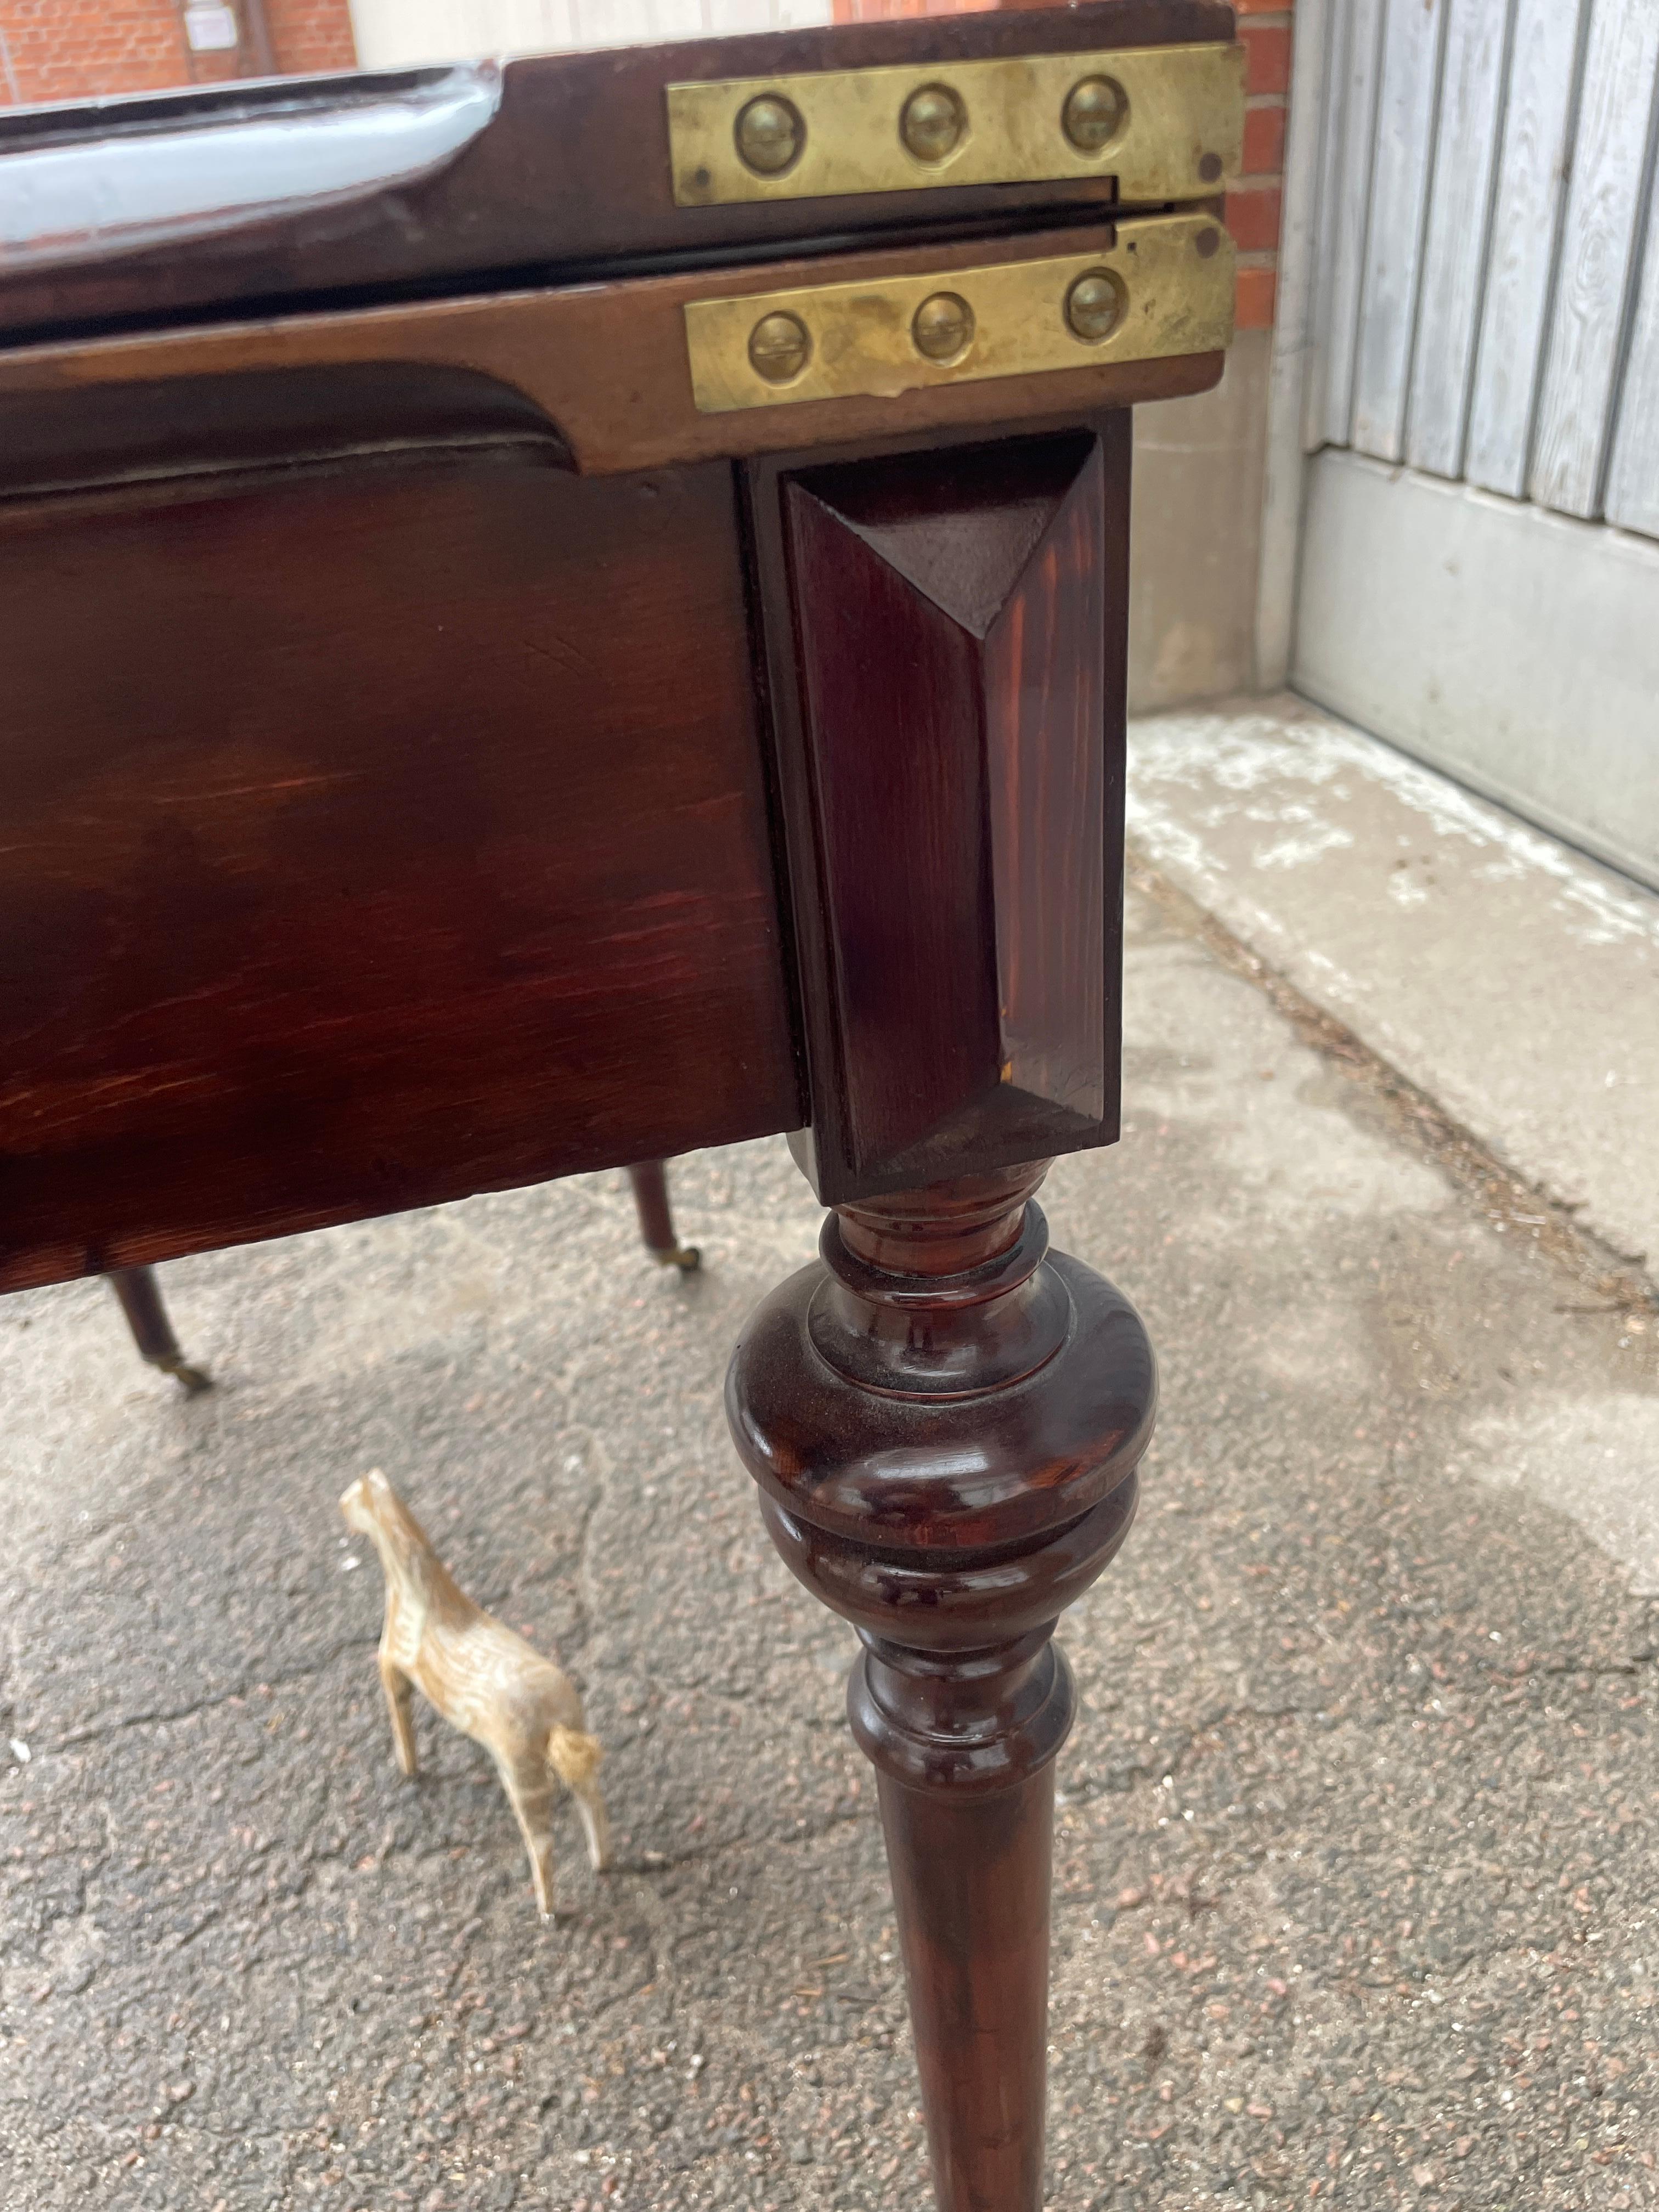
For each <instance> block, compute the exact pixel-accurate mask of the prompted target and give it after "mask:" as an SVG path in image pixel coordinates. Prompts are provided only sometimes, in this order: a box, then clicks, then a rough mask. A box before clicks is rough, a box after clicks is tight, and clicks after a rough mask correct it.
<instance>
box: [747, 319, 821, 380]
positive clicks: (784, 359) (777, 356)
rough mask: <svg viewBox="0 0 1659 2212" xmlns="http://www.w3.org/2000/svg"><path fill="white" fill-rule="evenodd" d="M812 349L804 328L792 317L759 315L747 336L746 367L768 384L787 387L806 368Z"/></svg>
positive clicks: (802, 324)
mask: <svg viewBox="0 0 1659 2212" xmlns="http://www.w3.org/2000/svg"><path fill="white" fill-rule="evenodd" d="M811 350H812V341H811V338H810V337H808V336H807V332H806V325H805V323H803V322H799V321H798V320H797V319H796V318H795V317H794V316H793V315H785V314H775V315H763V316H762V317H761V319H760V320H759V322H757V324H756V325H755V327H754V329H753V330H752V331H750V333H749V364H750V368H752V369H753V370H754V372H755V374H756V375H757V376H763V377H764V378H765V379H766V380H767V382H768V383H769V384H787V383H788V381H789V380H790V378H791V377H793V376H799V374H800V373H801V371H802V369H804V368H805V366H806V363H807V360H808V357H809V356H810V355H811Z"/></svg>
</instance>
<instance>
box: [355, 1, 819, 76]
mask: <svg viewBox="0 0 1659 2212" xmlns="http://www.w3.org/2000/svg"><path fill="white" fill-rule="evenodd" d="M829 12H830V0H351V20H352V25H353V27H354V28H355V30H356V34H357V58H358V60H359V62H360V63H361V64H362V67H363V68H364V69H405V68H409V67H410V66H411V65H413V64H416V63H421V62H454V61H479V60H482V59H483V58H485V57H486V56H489V55H493V54H552V53H565V52H570V51H572V50H573V49H574V48H578V47H586V46H637V45H644V44H648V43H651V42H653V41H656V40H665V39H696V38H703V37H706V36H707V35H708V33H711V32H713V33H727V32H730V33H737V32H740V31H769V30H782V29H792V28H793V27H796V26H798V25H800V24H808V23H827V22H828V21H829Z"/></svg>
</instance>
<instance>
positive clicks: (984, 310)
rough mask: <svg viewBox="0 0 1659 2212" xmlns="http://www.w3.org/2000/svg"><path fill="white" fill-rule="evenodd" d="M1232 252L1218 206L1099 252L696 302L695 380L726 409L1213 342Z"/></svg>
mask: <svg viewBox="0 0 1659 2212" xmlns="http://www.w3.org/2000/svg"><path fill="white" fill-rule="evenodd" d="M1236 259H1237V256H1236V255H1235V253H1234V251H1233V243H1232V240H1231V239H1230V238H1229V237H1228V235H1227V234H1226V232H1225V230H1223V229H1222V228H1221V226H1220V224H1219V223H1218V222H1217V221H1216V220H1215V218H1214V216H1207V215H1172V216H1149V217H1147V218H1146V220H1145V221H1142V222H1122V223H1119V224H1118V225H1117V226H1116V228H1115V234H1114V240H1113V243H1112V245H1111V246H1106V247H1103V248H1102V249H1101V251H1100V252H1096V253H1070V254H1066V255H1063V256H1061V257H1060V258H1054V259H1048V260H1041V261H1005V262H998V263H994V264H991V265H990V266H988V267H986V268H982V269H952V270H948V271H946V272H945V273H944V274H943V275H937V274H936V275H928V276H884V277H878V278H872V279H871V280H870V281H869V282H868V283H858V284H819V285H814V286H806V287H804V288H797V289H793V290H791V291H787V292H751V293H750V294H749V295H746V296H745V297H742V298H738V299H725V300H696V301H691V302H690V304H689V305H688V306H687V307H686V309H685V339H686V345H687V348H688V349H689V351H690V357H691V389H692V393H693V396H694V397H695V398H696V405H697V411H698V412H699V413H700V414H702V415H725V414H728V413H730V412H731V411H732V409H734V408H738V407H788V406H793V405H795V404H798V403H799V402H800V401H802V400H805V399H845V398H854V397H871V398H895V397H896V395H897V394H898V393H900V392H913V391H916V390H918V389H922V388H926V387H927V386H935V385H941V384H968V383H973V382H976V381H978V380H982V379H984V378H986V377H993V376H1029V375H1031V374H1036V373H1040V372H1042V371H1044V370H1048V369H1063V368H1092V367H1096V366H1099V365H1103V364H1105V363H1109V362H1121V361H1146V360H1151V359H1154V358H1156V357H1157V356H1160V355H1172V354H1192V353H1212V352H1214V351H1216V350H1218V349H1219V348H1221V347H1223V346H1225V345H1226V344H1227V343H1228V341H1229V340H1230V339H1231V337H1232V331H1233V271H1234V264H1235V262H1236Z"/></svg>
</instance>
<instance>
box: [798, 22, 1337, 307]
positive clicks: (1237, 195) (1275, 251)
mask: <svg viewBox="0 0 1659 2212" xmlns="http://www.w3.org/2000/svg"><path fill="white" fill-rule="evenodd" d="M1051 3H1052V0H835V10H836V21H837V22H838V23H871V22H876V21H880V20H882V19H884V17H887V16H890V15H958V14H963V13H966V12H967V11H968V10H969V9H980V8H995V7H999V6H1000V7H1008V8H1030V7H1042V6H1045V5H1048V4H1051ZM1292 4H1293V0H1233V11H1234V13H1235V15H1237V19H1238V35H1239V37H1240V39H1241V40H1243V43H1244V46H1245V47H1246V49H1247V50H1248V54H1249V58H1248V60H1247V62H1246V64H1245V74H1244V89H1245V106H1244V161H1243V173H1242V174H1241V176H1240V178H1239V181H1238V185H1237V189H1236V190H1235V191H1231V192H1229V193H1228V195H1227V228H1228V229H1229V230H1230V231H1231V233H1232V236H1233V243H1234V244H1235V245H1236V246H1237V248H1238V327H1239V328H1240V330H1242V331H1265V330H1271V329H1272V327H1273V301H1274V296H1275V294H1276V292H1277V290H1278V284H1279V277H1278V268H1279V200H1280V197H1281V193H1282V191H1283V186H1284V170H1285V106H1286V102H1287V100H1288V98H1289V94H1290V84H1291V6H1292Z"/></svg>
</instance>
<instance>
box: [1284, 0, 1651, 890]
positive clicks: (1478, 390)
mask: <svg viewBox="0 0 1659 2212" xmlns="http://www.w3.org/2000/svg"><path fill="white" fill-rule="evenodd" d="M1324 111H1325V112H1324V137H1323V149H1322V174H1321V181H1320V194H1319V212H1320V240H1319V267H1318V274H1317V277H1316V308H1315V330H1316V356H1315V360H1314V362H1313V363H1312V368H1311V374H1310V399H1309V420H1308V423H1307V436H1306V443H1307V445H1308V447H1309V448H1310V452H1311V453H1313V455H1314V459H1312V461H1311V463H1310V467H1309V471H1308V477H1307V504H1306V510H1305V515H1304V534H1303V554H1302V569H1301V582H1300V589H1299V597H1298V609H1297V646H1296V652H1295V658H1294V663H1293V680H1294V681H1295V683H1296V684H1297V688H1298V689H1299V690H1303V691H1305V692H1306V693H1308V694H1309V695H1310V696H1311V697H1313V698H1315V699H1316V700H1318V701H1320V702H1322V704H1325V705H1327V706H1329V707H1333V708H1336V709H1337V710H1338V711H1339V712H1340V713H1342V714H1346V715H1347V716H1348V717H1349V718H1350V719H1352V720H1354V721H1357V722H1359V723H1361V724H1362V725H1364V726H1365V727H1367V728H1369V729H1371V730H1374V731H1376V732H1377V733H1378V734H1379V735H1381V736H1383V737H1385V738H1390V739H1392V740H1393V741H1394V742H1395V743H1396V744H1401V745H1402V746H1404V747H1405V748H1406V749H1407V750H1410V751H1413V752H1415V753H1418V754H1419V755H1421V756H1422V757H1425V758H1427V759H1429V760H1431V761H1433V762H1434V763H1437V765H1439V766H1442V767H1444V768H1446V769H1449V770H1450V771H1451V772H1452V773H1453V774H1454V775H1458V776H1460V777H1462V779H1463V780H1464V781H1467V782H1468V783H1471V784H1473V785H1474V786H1475V787H1478V788H1480V789H1481V790H1484V791H1486V792H1488V793H1492V795H1493V796H1495V797H1497V798H1499V799H1504V800H1505V801H1506V802H1508V803H1509V804H1510V805H1513V806H1515V807H1516V809H1517V810H1518V811H1521V812H1522V813H1523V814H1526V815H1528V816H1530V817H1532V818H1534V820H1537V821H1540V822H1542V823H1546V824H1547V826H1549V827H1550V828H1552V829H1559V830H1560V831H1562V832H1563V833H1564V834H1565V835H1566V836H1569V837H1571V838H1573V839H1575V840H1576V841H1577V842H1579V843H1581V844H1583V846H1585V847H1587V848H1589V850H1591V851H1592V852H1595V853H1597V854H1601V857H1603V858H1604V859H1607V860H1612V861H1613V862H1614V863H1615V864H1616V865H1619V866H1623V867H1625V868H1626V869H1629V870H1630V871H1632V872H1633V873H1635V874H1638V875H1639V876H1641V877H1643V878H1645V879H1646V880H1648V881H1650V882H1655V883H1659V211H1656V195H1659V178H1656V158H1655V157H1656V147H1659V0H1334V9H1333V17H1332V38H1331V46H1330V52H1329V57H1328V68H1327V73H1326V82H1325V86H1324Z"/></svg>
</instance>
